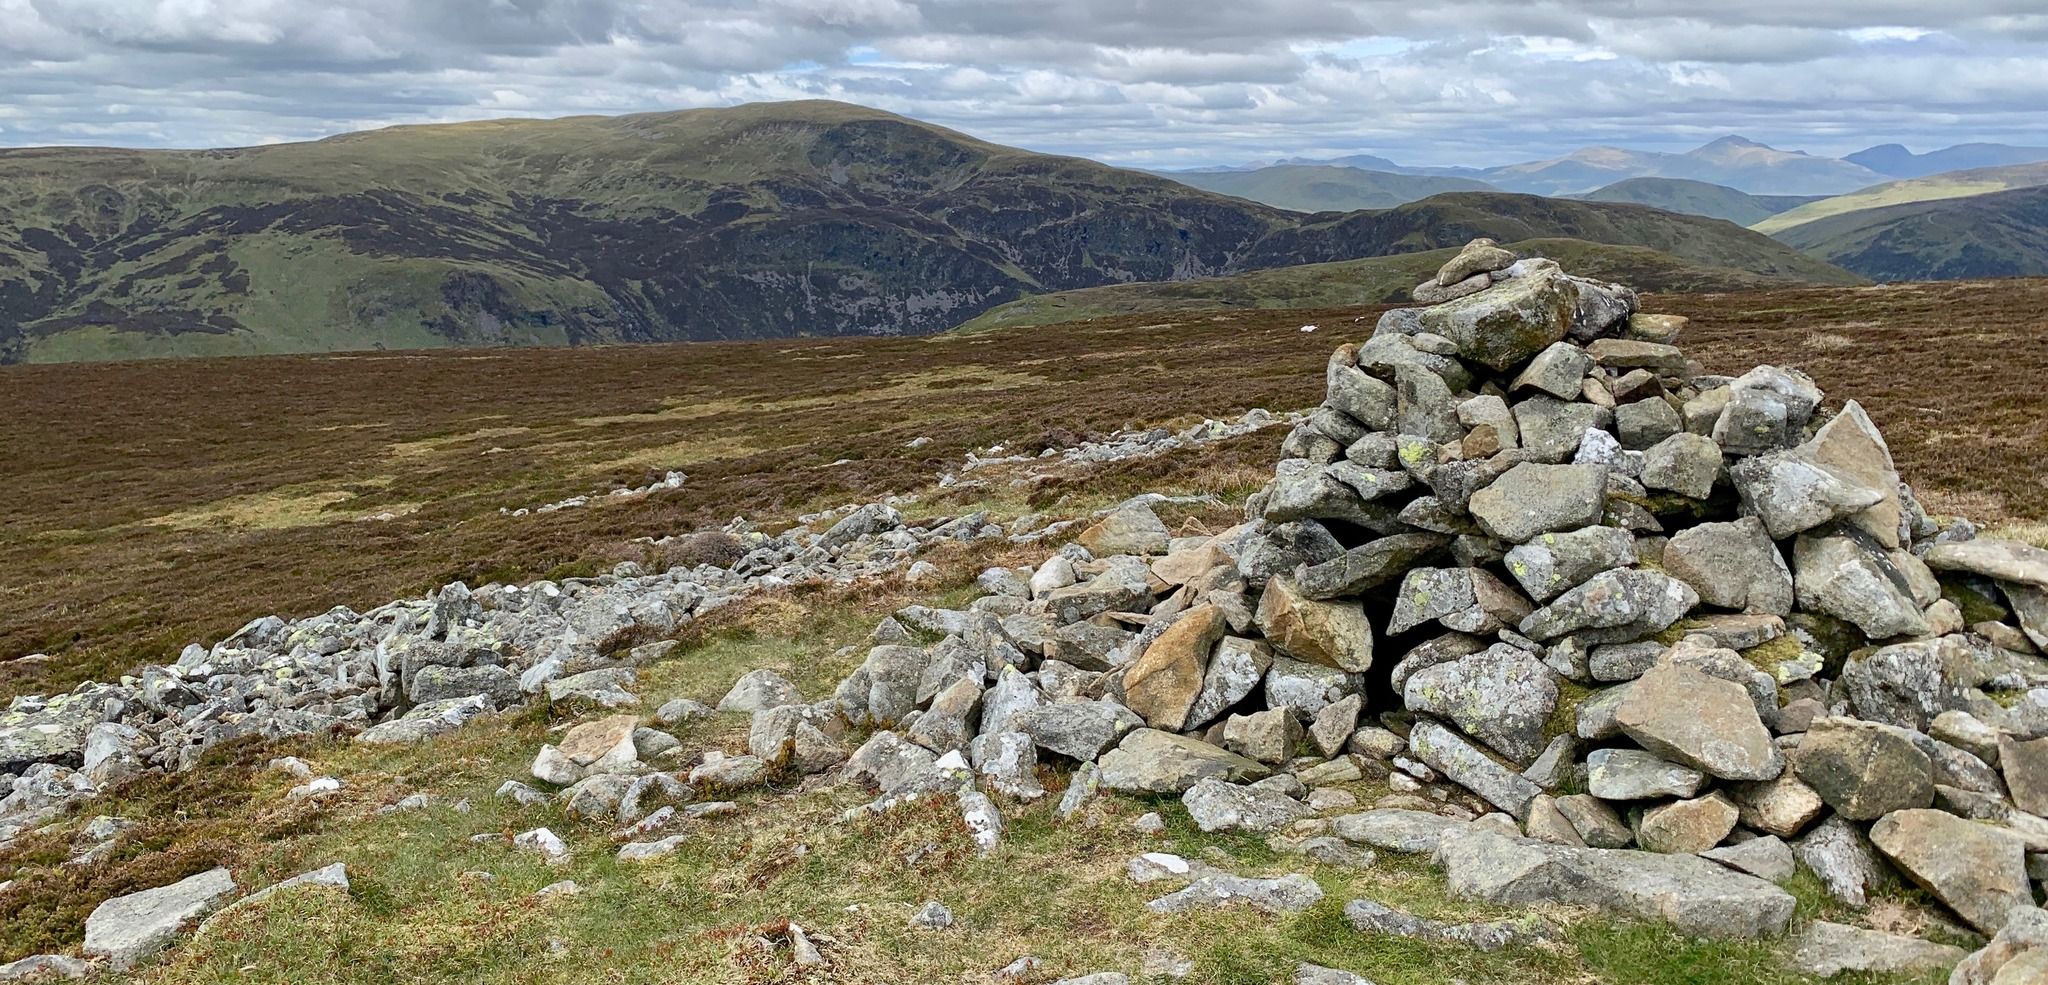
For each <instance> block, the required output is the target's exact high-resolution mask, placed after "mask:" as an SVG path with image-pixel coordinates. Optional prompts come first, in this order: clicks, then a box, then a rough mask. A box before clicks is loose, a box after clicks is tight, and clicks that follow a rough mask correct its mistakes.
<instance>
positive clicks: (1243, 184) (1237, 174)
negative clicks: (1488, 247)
mask: <svg viewBox="0 0 2048 985" xmlns="http://www.w3.org/2000/svg"><path fill="white" fill-rule="evenodd" d="M1170 177H1172V178H1173V179H1174V180H1175V181H1178V182H1180V183H1181V184H1184V185H1190V186H1192V187H1195V188H1200V189H1203V190H1205V191H1212V192H1216V193H1218V194H1221V195H1234V196H1236V197H1238V198H1248V199H1251V200H1252V201H1254V202H1263V203H1265V204H1267V205H1271V206H1274V207H1276V208H1282V209H1288V210H1291V211H1295V212H1350V211H1353V210H1356V209H1390V208H1393V207H1394V206H1397V205H1406V204H1408V203H1409V202H1414V201H1419V200H1421V199H1425V198H1428V197H1429V196H1431V195H1436V194H1440V193H1442V192H1462V191H1495V190H1497V189H1495V188H1494V187H1493V186H1492V185H1489V184H1487V183H1486V182H1483V181H1474V180H1472V179H1470V178H1436V177H1425V176H1421V175H1405V174H1394V173H1390V172H1386V171H1367V170H1363V169H1360V168H1355V167H1311V166H1306V165H1292V164H1288V165H1275V166H1273V167H1268V168H1259V169H1257V170H1255V171H1196V172H1183V173H1179V174H1174V175H1170Z"/></svg>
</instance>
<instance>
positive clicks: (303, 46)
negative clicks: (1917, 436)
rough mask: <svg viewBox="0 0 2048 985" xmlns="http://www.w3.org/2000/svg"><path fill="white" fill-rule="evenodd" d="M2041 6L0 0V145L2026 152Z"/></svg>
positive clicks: (2042, 128) (1194, 156) (1185, 152)
mask: <svg viewBox="0 0 2048 985" xmlns="http://www.w3.org/2000/svg"><path fill="white" fill-rule="evenodd" d="M2040 3H2041V0H1948V2H1944V3H1942V4H1939V5H1935V4H1928V3H1925V2H1924V0H1802V2H1798V3H1792V2H1786V0H1570V2H1568V0H1470V2H1467V3H1461V4H1455V5H1422V4H1415V3H1413V2H1412V0H1231V2H1226V3H1178V2H1176V3H1168V2H1162V0H755V2H744V0H324V2H320V3H310V2H305V0H0V25H4V28H0V107H5V112H4V113H0V117H4V118H5V119H6V122H7V127H6V129H5V130H4V131H0V144H6V145H29V144H39V143H74V142H110V143H123V144H135V145H145V146H147V145H177V146H206V145H233V144H248V143H258V142H266V141H272V140H276V139H304V138H308V137H317V136H323V135H326V134H329V133H334V132H338V131H342V130H347V129H354V128H360V127H365V126H376V125H385V124H391V123H408V122H428V121H442V120H459V119H472V118H479V117H489V116H503V115H514V114H517V115H536V116H543V115H551V114H567V113H585V112H608V113H609V112H630V111H645V110H658V109H673V108H683V107H690V106H705V105H721V104H727V103H733V102H740V101H746V100H753V99H783V98H837V99H845V100H849V101H855V102H864V103H868V104H870V105H876V106H879V107H881V108H884V109H889V110H894V111H897V112H903V113H907V114H910V115H913V116H918V117H921V118H925V119H930V120H933V121H934V122H938V123H942V124H946V125H950V126H956V127H959V128H961V129H965V130H967V131H969V132H971V133H974V134H976V135H977V136H982V137H986V138H988V139H992V140H998V141H1002V142H1006V143H1013V144H1019V145H1022V146H1028V147H1032V148H1035V149H1042V150H1048V151H1055V152H1061V153H1079V154H1088V155H1091V156H1096V157H1100V158H1103V159H1106V160H1110V161H1114V162H1120V163H1124V162H1127V163H1142V164H1146V165H1150V166H1171V165H1180V164H1200V163H1216V162H1228V161H1237V160H1244V159H1249V158H1256V157H1265V156H1272V155H1278V154H1289V155H1292V154H1306V155H1315V154H1335V153H1352V152H1359V151H1366V152H1372V153H1380V154H1384V155H1386V156H1390V157H1394V158H1396V159H1400V160H1408V161H1413V162H1415V163H1433V164H1447V163H1468V164H1469V163H1497V162H1500V161H1505V160H1512V159H1518V158H1528V157H1541V156H1549V155H1551V154H1555V153H1558V152H1561V151H1564V150H1568V149H1570V148H1572V147H1576V146H1579V145H1582V144H1588V143H1619V144H1628V145H1634V146H1645V147H1658V148H1664V149H1669V148H1676V147H1681V146H1685V145H1689V144H1692V143H1698V142H1700V141H1702V140H1705V139H1711V138H1712V137H1714V136H1718V135H1720V134H1723V133H1729V132H1740V133H1744V134H1746V135H1749V136H1752V137H1756V138H1758V139H1763V140H1766V141H1770V142H1774V143H1778V144H1781V145H1784V146H1788V147H1795V148H1800V147H1803V148H1806V149H1810V150H1815V151H1825V152H1837V153H1839V152H1844V151H1848V150H1853V149H1855V148H1857V147H1859V146H1862V145H1865V144H1869V143H1877V142H1881V141H1891V140H1899V141H1902V142H1905V143H1907V144H1909V145H1912V146H1915V147H1918V148H1923V149H1924V148H1926V147H1930V146H1938V145H1943V144H1948V143H1956V142H1961V141H1964V140H1980V139H1981V140H2003V141H2008V142H2020V143H2037V144H2048V120H2044V119H2043V118H2042V116H2041V114H2040V113H2039V111H2038V108H2039V107H2040V106H2042V105H2048V49H2044V47H2043V44H2042V42H2044V41H2048V13H2044V12H2043V11H2042V10H2041V7H2040Z"/></svg>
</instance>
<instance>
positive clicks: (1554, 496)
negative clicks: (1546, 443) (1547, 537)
mask: <svg viewBox="0 0 2048 985" xmlns="http://www.w3.org/2000/svg"><path fill="white" fill-rule="evenodd" d="M1606 511H1607V469H1606V468H1605V467H1604V466H1600V465H1543V464H1539V463H1536V462H1523V463H1521V464H1519V465H1516V466H1515V467H1514V468H1512V469H1509V470H1508V471H1507V474H1505V475H1503V476H1501V477H1500V478H1498V479H1495V480H1494V481H1493V484H1492V485H1489V486H1487V487H1486V488H1485V489H1481V490H1479V491H1478V492H1476V493H1473V494H1472V503H1471V512H1472V518H1473V519H1474V520H1476V521H1478V522H1479V526H1480V528H1481V529H1483V530H1485V531H1486V532H1487V533H1488V534H1489V535H1491V536H1493V537H1497V538H1499V539H1501V540H1504V541H1508V542H1511V543H1516V544H1520V543H1523V542H1526V541H1528V540H1531V539H1533V538H1535V537H1536V536H1537V535H1538V534H1545V533H1550V532H1552V531H1559V530H1577V529H1579V528H1580V527H1590V526H1594V525H1595V524H1598V523H1599V522H1600V520H1601V518H1602V517H1603V516H1605V515H1606Z"/></svg>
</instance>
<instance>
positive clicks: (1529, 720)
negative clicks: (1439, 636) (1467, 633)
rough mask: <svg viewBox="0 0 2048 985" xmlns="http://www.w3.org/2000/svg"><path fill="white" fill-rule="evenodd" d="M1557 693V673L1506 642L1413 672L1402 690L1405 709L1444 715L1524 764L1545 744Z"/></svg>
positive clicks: (1554, 709)
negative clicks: (1547, 725) (1547, 726)
mask: <svg viewBox="0 0 2048 985" xmlns="http://www.w3.org/2000/svg"><path fill="white" fill-rule="evenodd" d="M1557 695H1558V687H1557V675H1556V674H1555V673H1553V672H1552V671H1551V670H1550V668H1549V667H1546V666H1544V664H1543V662H1542V661H1541V660H1538V659H1536V658H1535V657H1534V656H1531V655H1530V654H1529V653H1528V652H1527V651H1524V650H1521V649H1519V648H1517V647H1513V646H1509V645H1507V644H1505V643H1501V644H1496V645H1494V646H1492V647H1490V648H1488V649H1487V650H1485V651H1484V652H1481V653H1475V654H1473V655H1471V656H1468V657H1463V658H1460V659H1458V660H1454V661H1451V662H1449V663H1443V664H1438V665H1436V666H1434V667H1430V668H1427V669H1425V670H1421V671H1418V672H1416V673H1414V674H1412V675H1410V676H1409V677H1408V680H1407V682H1406V684H1405V686H1404V688H1403V691H1402V696H1403V701H1404V703H1405V704H1406V706H1407V707H1408V709H1409V710H1410V711H1419V712H1425V713H1428V714H1432V715H1437V716H1440V717H1443V718H1447V719H1449V720H1451V721H1452V722H1455V723H1457V725H1458V727H1459V728H1461V729H1463V730H1464V731H1465V732H1466V733H1467V734H1469V735H1471V736H1473V737H1475V738H1477V739H1479V740H1480V741H1481V742H1484V743H1486V744H1487V745H1488V746H1490V747H1492V748H1493V749H1494V750H1495V751H1496V752H1499V753H1500V754H1501V755H1504V756H1506V757H1508V758H1509V759H1512V760H1514V761H1515V762H1517V763H1520V764H1523V765H1527V764H1528V763H1529V762H1530V761H1531V760H1534V759H1535V758H1536V756H1537V755H1538V754H1539V753H1541V752H1542V751H1543V749H1544V746H1545V744H1546V742H1547V740H1546V738H1545V736H1544V734H1543V731H1544V726H1545V725H1546V724H1547V723H1548V722H1549V721H1550V717H1551V714H1552V713H1553V712H1555V711H1556V710H1557Z"/></svg>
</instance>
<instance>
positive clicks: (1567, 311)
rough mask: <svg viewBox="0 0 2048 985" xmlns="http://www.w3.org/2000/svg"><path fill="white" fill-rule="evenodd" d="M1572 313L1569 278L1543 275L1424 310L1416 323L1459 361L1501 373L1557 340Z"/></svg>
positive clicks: (1574, 293) (1574, 303)
mask: <svg viewBox="0 0 2048 985" xmlns="http://www.w3.org/2000/svg"><path fill="white" fill-rule="evenodd" d="M1460 279H1462V278H1460ZM1577 310H1578V288H1577V287H1575V286H1574V285H1573V284H1572V282H1571V279H1570V278H1568V277H1566V276H1565V275H1564V274H1563V273H1562V272H1561V271H1559V272H1551V271H1545V272H1543V273H1541V274H1537V275H1534V276H1529V277H1517V278H1514V279H1513V280H1508V281H1503V282H1501V283H1500V284H1497V285H1495V286H1494V287H1492V288H1491V289H1489V290H1486V291H1481V292H1480V293H1478V294H1474V295H1472V296H1470V297H1464V298H1458V299H1457V300H1454V301H1448V302H1445V303H1443V304H1439V305H1434V306H1432V307H1429V308H1424V309H1423V310H1422V313H1421V315H1420V318H1421V327H1422V329H1423V331H1426V332H1430V333H1432V334H1435V335H1441V336H1443V337H1444V338H1447V339H1450V340H1451V341H1452V342H1453V343H1454V344H1456V345H1457V347H1458V355H1459V356H1460V357H1462V358H1464V359H1467V360H1469V361H1472V362H1476V363H1478V364H1480V365H1482V366H1486V367H1488V368H1491V369H1493V370H1495V371H1498V372H1506V371H1507V370H1509V369H1513V368H1514V367H1516V366H1519V365H1521V364H1522V363H1524V362H1527V361H1528V360H1529V359H1530V358H1531V357H1533V356H1535V355H1536V354H1537V353H1539V352H1542V351H1543V350H1544V349H1545V348H1546V347H1548V346H1550V345H1551V344H1552V343H1555V342H1559V341H1562V340H1563V339H1564V337H1565V334H1566V333H1567V332H1569V331H1570V330H1571V327H1572V320H1573V318H1574V317H1575V315H1576V313H1577Z"/></svg>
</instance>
